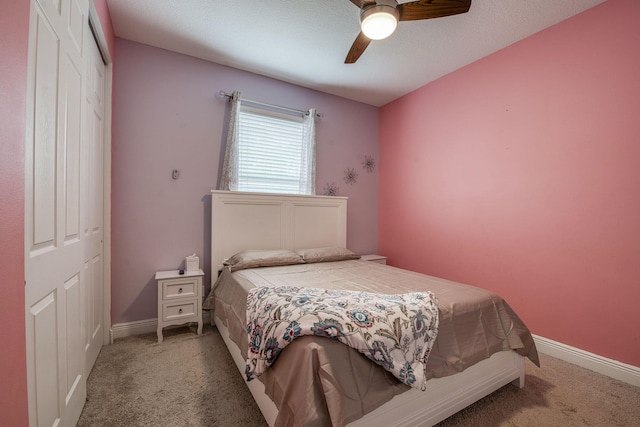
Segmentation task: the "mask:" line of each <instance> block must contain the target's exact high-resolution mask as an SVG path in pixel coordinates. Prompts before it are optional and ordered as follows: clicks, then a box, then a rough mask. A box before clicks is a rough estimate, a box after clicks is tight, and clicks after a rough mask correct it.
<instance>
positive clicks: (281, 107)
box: [218, 90, 324, 119]
mask: <svg viewBox="0 0 640 427" xmlns="http://www.w3.org/2000/svg"><path fill="white" fill-rule="evenodd" d="M218 95H219V96H220V97H222V98H229V99H231V97H232V96H233V94H230V93H227V92H225V91H224V90H221V91H220V92H218ZM242 99H243V100H244V101H247V102H250V103H252V104H256V105H261V106H263V107H270V108H277V109H278V110H283V111H289V112H292V113H296V114H301V115H304V116H308V115H309V110H307V111H304V110H296V109H295V108H289V107H283V106H281V105H275V104H268V103H266V102H262V101H256V100H255V99H249V98H242ZM323 116H324V114H322V113H318V112H317V111H316V118H317V119H321V118H322V117H323Z"/></svg>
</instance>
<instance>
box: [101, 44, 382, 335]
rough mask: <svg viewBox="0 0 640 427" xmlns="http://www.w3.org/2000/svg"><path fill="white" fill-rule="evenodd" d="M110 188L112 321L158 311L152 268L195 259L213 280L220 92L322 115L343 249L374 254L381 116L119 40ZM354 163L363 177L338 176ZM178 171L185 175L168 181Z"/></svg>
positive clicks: (320, 155) (324, 158) (320, 173)
mask: <svg viewBox="0 0 640 427" xmlns="http://www.w3.org/2000/svg"><path fill="white" fill-rule="evenodd" d="M116 53H117V56H118V66H117V68H116V69H115V79H114V120H113V183H112V185H113V187H112V230H113V231H112V239H113V240H112V322H113V323H124V322H131V321H136V320H143V319H149V318H154V317H156V316H157V308H156V284H155V281H154V280H153V277H154V273H155V272H156V271H158V270H168V269H176V268H178V267H179V266H180V264H181V262H182V261H183V258H184V256H186V255H189V254H191V253H193V252H195V253H197V254H198V255H199V256H200V260H201V264H202V265H203V266H204V268H205V272H206V274H207V276H206V278H205V282H206V283H210V278H211V275H210V260H209V257H210V244H211V240H210V224H209V222H210V214H211V198H210V190H211V189H213V188H215V187H216V185H217V181H218V174H219V169H220V163H221V156H222V153H223V150H224V144H223V141H224V140H225V138H226V125H225V123H226V120H227V116H228V104H227V103H226V102H225V101H223V100H220V99H216V97H215V95H216V93H217V92H218V91H220V90H225V91H227V92H230V91H233V90H240V91H241V92H242V93H243V95H244V96H246V97H248V98H252V99H257V100H261V101H265V102H270V103H273V104H277V105H285V106H289V107H292V108H298V109H307V108H310V107H316V108H317V109H318V111H319V112H321V113H323V114H324V117H323V118H322V120H320V121H319V122H318V124H317V178H316V179H317V184H316V191H317V193H318V194H322V193H323V191H324V187H325V186H326V184H327V183H331V182H333V183H335V184H336V185H337V186H338V187H339V189H340V191H339V194H340V195H345V196H349V210H348V236H347V244H348V246H349V248H350V249H352V250H354V251H356V252H359V253H372V252H375V251H376V250H377V241H378V235H377V226H378V215H377V203H378V200H377V197H378V196H377V168H376V169H375V171H374V172H373V173H368V172H367V171H366V170H364V169H363V167H362V162H363V161H364V156H365V155H371V156H373V157H374V159H375V160H376V162H377V161H378V109H377V108H376V107H372V106H369V105H365V104H361V103H357V102H353V101H349V100H346V99H343V98H340V97H336V96H333V95H327V94H323V93H320V92H316V91H313V90H308V89H305V88H302V87H299V86H293V85H290V84H287V83H283V82H281V81H277V80H273V79H270V78H266V77H262V76H258V75H255V74H252V73H247V72H243V71H239V70H236V69H233V68H229V67H225V66H222V65H218V64H213V63H210V62H206V61H202V60H199V59H196V58H193V57H189V56H185V55H180V54H176V53H172V52H169V51H166V50H162V49H157V48H153V47H149V46H146V45H142V44H139V43H135V42H131V41H128V40H123V39H116ZM347 168H354V169H355V170H356V171H357V173H358V180H357V182H356V183H355V184H354V185H348V184H346V183H345V181H344V171H345V169H347ZM173 169H178V170H179V171H180V178H179V179H178V180H175V181H174V180H172V178H171V171H172V170H173Z"/></svg>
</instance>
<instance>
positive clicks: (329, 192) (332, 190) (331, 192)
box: [323, 182, 340, 196]
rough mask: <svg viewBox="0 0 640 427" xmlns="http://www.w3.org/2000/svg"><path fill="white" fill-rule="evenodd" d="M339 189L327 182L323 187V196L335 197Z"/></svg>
mask: <svg viewBox="0 0 640 427" xmlns="http://www.w3.org/2000/svg"><path fill="white" fill-rule="evenodd" d="M338 191H340V188H339V187H338V186H337V185H336V184H335V183H333V182H331V183H329V182H327V185H325V186H324V193H323V194H324V195H325V196H337V195H338Z"/></svg>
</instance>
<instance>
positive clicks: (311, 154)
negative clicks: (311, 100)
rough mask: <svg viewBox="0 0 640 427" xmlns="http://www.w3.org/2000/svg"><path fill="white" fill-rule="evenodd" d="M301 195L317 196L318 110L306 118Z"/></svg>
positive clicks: (312, 111)
mask: <svg viewBox="0 0 640 427" xmlns="http://www.w3.org/2000/svg"><path fill="white" fill-rule="evenodd" d="M300 194H316V110H315V108H312V109H310V110H309V112H308V113H307V114H306V115H305V117H304V136H303V142H302V162H300Z"/></svg>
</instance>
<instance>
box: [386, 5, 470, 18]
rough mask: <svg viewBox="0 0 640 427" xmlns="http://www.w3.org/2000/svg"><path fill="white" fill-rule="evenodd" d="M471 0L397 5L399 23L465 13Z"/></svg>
mask: <svg viewBox="0 0 640 427" xmlns="http://www.w3.org/2000/svg"><path fill="white" fill-rule="evenodd" d="M470 7H471V0H420V1H412V2H409V3H402V4H399V5H398V7H397V9H398V12H399V13H400V18H399V20H400V21H416V20H419V19H431V18H441V17H443V16H451V15H458V14H460V13H466V12H468V11H469V8H470Z"/></svg>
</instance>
